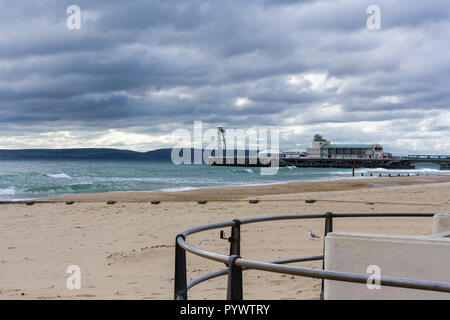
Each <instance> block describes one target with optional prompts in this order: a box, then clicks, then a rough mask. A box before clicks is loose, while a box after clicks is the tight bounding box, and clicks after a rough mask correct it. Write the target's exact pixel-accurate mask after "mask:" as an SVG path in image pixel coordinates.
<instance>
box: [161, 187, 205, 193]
mask: <svg viewBox="0 0 450 320" xmlns="http://www.w3.org/2000/svg"><path fill="white" fill-rule="evenodd" d="M195 189H200V188H194V187H178V188H166V189H161V190H158V191H164V192H177V191H186V190H195Z"/></svg>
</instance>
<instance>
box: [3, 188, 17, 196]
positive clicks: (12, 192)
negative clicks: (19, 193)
mask: <svg viewBox="0 0 450 320" xmlns="http://www.w3.org/2000/svg"><path fill="white" fill-rule="evenodd" d="M15 194H16V189H14V188H12V187H10V188H6V189H0V196H13V195H15Z"/></svg>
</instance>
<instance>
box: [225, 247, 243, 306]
mask: <svg viewBox="0 0 450 320" xmlns="http://www.w3.org/2000/svg"><path fill="white" fill-rule="evenodd" d="M238 258H240V256H238V255H232V256H230V259H229V260H228V287H227V300H242V299H243V294H242V268H241V267H238V266H236V265H235V264H234V262H235V261H236V259H238Z"/></svg>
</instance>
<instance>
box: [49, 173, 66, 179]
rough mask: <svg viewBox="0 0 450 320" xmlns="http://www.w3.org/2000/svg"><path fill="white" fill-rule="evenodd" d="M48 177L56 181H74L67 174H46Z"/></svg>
mask: <svg viewBox="0 0 450 320" xmlns="http://www.w3.org/2000/svg"><path fill="white" fill-rule="evenodd" d="M45 175H46V176H47V177H50V178H54V179H72V177H71V176H69V175H67V174H65V173H56V174H50V173H46V174H45Z"/></svg>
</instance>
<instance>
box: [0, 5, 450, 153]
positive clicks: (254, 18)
mask: <svg viewBox="0 0 450 320" xmlns="http://www.w3.org/2000/svg"><path fill="white" fill-rule="evenodd" d="M72 4H76V5H79V6H80V7H81V10H82V12H81V13H82V26H81V30H68V29H67V28H66V19H67V17H68V15H67V14H66V8H67V7H68V6H69V5H72ZM371 4H377V5H378V6H379V7H380V9H381V23H382V26H381V30H376V31H373V30H368V29H367V28H366V19H367V17H368V14H367V13H366V9H367V7H368V6H369V5H371ZM449 9H450V6H449V5H448V4H447V3H446V2H445V1H436V0H435V1H406V0H402V1H376V3H373V1H357V2H356V1H350V0H341V1H290V0H285V1H272V0H266V1H256V0H251V1H245V2H243V1H223V2H207V1H204V0H198V1H195V0H192V1H186V0H185V1H170V2H162V1H106V0H105V1H87V0H72V1H56V0H53V1H51V0H48V1H39V2H36V1H22V2H17V1H12V0H0V124H1V126H0V147H15V146H16V147H21V146H24V145H26V146H29V147H31V146H33V145H35V144H39V146H43V144H44V145H45V142H44V143H43V142H42V141H46V140H45V139H46V138H45V137H51V138H52V139H56V140H48V141H49V142H48V144H49V145H51V146H61V144H64V143H66V142H64V141H67V143H70V144H71V145H84V144H83V141H89V142H90V143H91V142H92V141H96V140H95V139H96V137H97V138H98V137H99V136H101V135H102V134H103V133H105V132H110V131H111V130H113V133H114V134H116V133H115V132H116V131H114V130H120V131H121V132H123V134H124V136H126V135H127V134H138V135H140V134H148V135H149V136H152V135H164V134H166V135H167V134H170V131H171V130H173V129H175V128H178V127H180V126H181V127H190V126H192V123H193V121H195V120H203V121H205V122H206V124H207V125H208V126H211V127H214V126H216V125H219V124H220V125H224V126H226V127H230V128H232V127H251V126H279V127H282V128H286V131H285V132H284V133H283V134H284V136H283V139H282V141H283V143H284V144H285V145H284V147H286V148H295V147H298V146H303V145H304V141H309V140H310V136H311V135H312V133H313V132H312V131H321V132H322V133H324V134H326V135H327V136H328V137H329V138H330V139H333V140H334V141H341V142H352V141H355V140H360V139H361V140H364V139H365V140H368V142H369V141H374V140H375V141H374V142H383V143H386V144H387V145H388V146H389V147H391V148H393V149H397V150H410V149H411V148H416V149H417V145H420V143H423V144H424V145H426V147H424V148H423V150H439V148H440V149H442V148H444V149H446V152H450V150H449V149H450V141H449V139H448V138H447V137H448V134H449V126H450V123H449V121H450V120H449V118H448V117H449V116H450V111H449V109H450V108H449V103H448V102H449V100H450V99H449V98H450V93H449V90H448V88H447V87H448V82H449V74H450V63H449V59H450V58H449V56H448V52H449V50H450V40H449V39H450V38H449V37H448V33H449V32H450V10H449ZM389 126H390V128H391V130H386V128H387V127H389ZM296 128H297V129H298V128H301V131H302V133H301V134H298V133H295V134H294V133H290V132H293V131H294V130H296ZM411 130H417V132H419V133H420V134H415V135H414V134H413V133H412V132H410V131H411ZM66 131H67V132H70V133H58V132H66ZM19 132H21V134H22V135H25V136H26V137H27V138H26V139H28V140H27V141H28V144H26V143H25V144H24V142H23V139H22V140H21V142H20V143H19V142H17V141H19V140H20V139H19V138H18V137H19ZM343 132H348V134H344V133H343ZM408 132H410V133H409V134H407V135H408V137H405V135H406V134H405V133H408ZM39 135H41V136H42V138H39V139H40V140H39V142H36V141H37V140H33V139H34V137H36V136H39ZM55 135H56V136H57V138H54V136H55ZM401 135H403V138H400V136H401ZM2 138H3V139H2ZM49 139H50V138H49ZM59 139H62V140H59ZM64 139H66V140H64ZM105 139H106V138H105ZM408 139H409V140H408ZM411 139H412V140H411ZM299 140H303V141H302V142H301V143H299V142H298V141H299ZM98 141H101V142H99V143H102V144H103V145H104V146H108V145H124V144H123V142H121V141H111V143H110V144H108V142H107V141H106V140H102V139H100V140H98ZM161 141H162V140H161ZM158 143H159V142H152V141H150V142H149V143H148V144H144V143H142V144H139V146H138V145H134V144H132V142H130V144H129V147H130V148H148V149H150V148H154V147H157V146H161V145H160V144H158ZM160 143H162V144H163V142H160ZM408 143H410V144H411V146H408V145H405V144H408ZM431 144H434V145H431ZM125 145H126V143H125ZM282 147H283V146H282ZM439 151H440V152H442V150H439ZM444 151H445V150H444Z"/></svg>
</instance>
